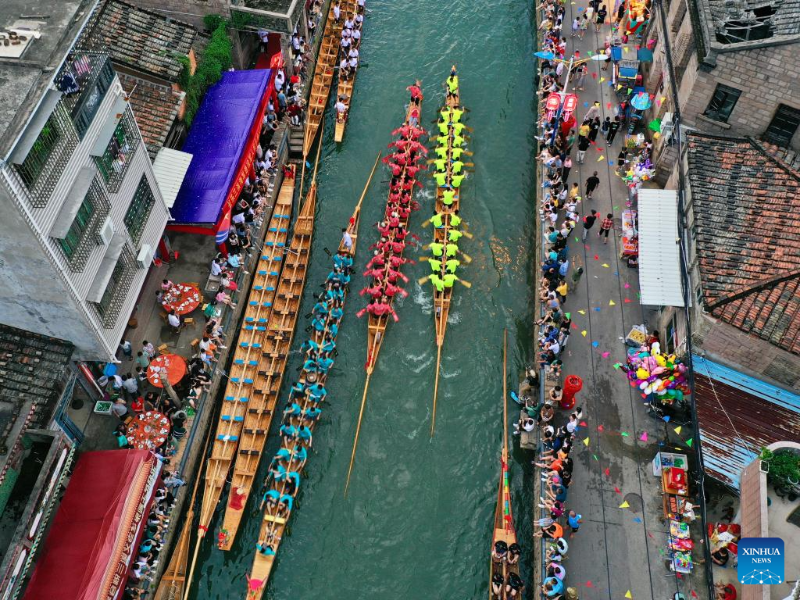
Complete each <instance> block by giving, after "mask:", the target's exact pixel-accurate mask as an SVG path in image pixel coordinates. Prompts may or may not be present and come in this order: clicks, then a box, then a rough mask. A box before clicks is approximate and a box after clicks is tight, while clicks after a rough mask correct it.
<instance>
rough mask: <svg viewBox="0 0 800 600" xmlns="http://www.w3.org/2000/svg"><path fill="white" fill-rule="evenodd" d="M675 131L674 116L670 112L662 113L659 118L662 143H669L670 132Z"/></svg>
mask: <svg viewBox="0 0 800 600" xmlns="http://www.w3.org/2000/svg"><path fill="white" fill-rule="evenodd" d="M674 131H675V117H674V116H673V114H672V113H671V112H667V113H664V116H663V117H662V118H661V136H662V137H663V138H664V143H669V142H670V141H671V140H672V133H673V132H674Z"/></svg>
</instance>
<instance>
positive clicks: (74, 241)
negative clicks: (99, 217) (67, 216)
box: [58, 194, 94, 260]
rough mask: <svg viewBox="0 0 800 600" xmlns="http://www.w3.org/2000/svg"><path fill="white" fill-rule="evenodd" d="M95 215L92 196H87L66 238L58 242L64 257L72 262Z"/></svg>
mask: <svg viewBox="0 0 800 600" xmlns="http://www.w3.org/2000/svg"><path fill="white" fill-rule="evenodd" d="M93 214H94V204H93V203H92V199H91V197H90V195H89V194H87V195H86V198H84V199H83V204H81V207H80V208H79V209H78V214H77V215H75V219H74V220H73V221H72V225H71V226H70V228H69V231H68V232H67V235H66V236H64V239H61V240H58V243H59V244H61V249H62V250H63V251H64V255H65V256H66V257H67V258H68V259H70V260H72V258H73V257H74V256H75V252H76V251H77V250H78V248H79V247H80V245H81V242H82V241H83V240H84V238H85V236H86V234H87V232H88V230H89V227H90V225H91V222H92V215H93Z"/></svg>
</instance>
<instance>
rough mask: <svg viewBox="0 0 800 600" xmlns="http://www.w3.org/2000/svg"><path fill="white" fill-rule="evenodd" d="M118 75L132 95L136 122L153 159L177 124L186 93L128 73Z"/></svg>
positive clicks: (123, 86)
mask: <svg viewBox="0 0 800 600" xmlns="http://www.w3.org/2000/svg"><path fill="white" fill-rule="evenodd" d="M117 75H119V80H120V82H121V83H122V88H123V89H124V90H125V91H126V92H128V94H129V95H130V102H131V108H132V109H133V114H134V117H136V123H137V124H138V125H139V130H140V131H141V132H142V139H143V140H144V143H145V145H146V146H147V152H148V153H149V154H150V159H151V160H154V159H155V157H156V154H157V153H158V151H159V150H160V149H161V147H162V146H163V145H164V142H165V141H166V139H167V135H169V132H170V130H171V129H172V127H173V125H174V123H175V117H176V116H177V115H178V111H179V110H180V108H181V105H182V104H183V98H184V96H185V94H184V92H176V91H175V90H173V89H172V88H171V87H170V86H167V85H161V84H158V83H153V82H150V81H145V80H144V79H141V78H139V77H134V76H133V75H128V74H127V73H117Z"/></svg>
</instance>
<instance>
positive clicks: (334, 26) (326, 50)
mask: <svg viewBox="0 0 800 600" xmlns="http://www.w3.org/2000/svg"><path fill="white" fill-rule="evenodd" d="M335 5H336V2H333V1H332V2H331V5H330V8H329V9H328V18H327V19H325V30H324V31H323V33H322V43H321V44H320V48H319V54H318V55H317V63H316V66H315V67H314V77H313V78H312V80H311V93H310V94H309V97H308V106H307V107H306V125H305V133H304V135H303V160H304V161H305V157H306V156H308V153H309V152H310V150H311V146H312V145H313V144H314V138H316V137H317V131H318V130H319V126H320V123H321V122H322V117H323V115H324V114H325V107H326V106H327V105H328V96H330V93H331V85H333V75H334V73H335V71H336V59H337V57H338V56H339V36H340V35H341V32H342V23H343V22H344V13H343V12H342V13H340V15H341V18H340V19H339V22H338V23H337V22H336V18H335V17H334V14H333V9H334V6H335Z"/></svg>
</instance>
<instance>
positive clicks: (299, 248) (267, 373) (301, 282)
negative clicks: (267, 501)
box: [217, 143, 322, 550]
mask: <svg viewBox="0 0 800 600" xmlns="http://www.w3.org/2000/svg"><path fill="white" fill-rule="evenodd" d="M321 149H322V144H321V143H320V144H319V145H318V146H317V158H316V161H315V164H314V174H313V176H312V178H311V185H310V187H309V189H308V195H307V196H306V200H305V202H304V203H303V207H302V209H301V210H300V213H299V214H298V215H297V220H296V221H295V224H294V231H293V233H292V242H291V244H290V246H289V248H287V250H286V254H285V256H284V259H283V270H282V271H281V277H280V281H279V283H278V289H277V291H276V292H275V300H274V302H273V307H272V314H271V316H270V319H269V321H268V322H267V324H266V330H267V332H266V339H265V341H264V344H263V347H262V348H261V359H260V361H259V365H258V376H257V378H256V383H255V386H254V390H253V396H252V398H251V399H250V401H249V402H248V406H247V411H246V413H245V414H244V415H243V426H242V434H241V440H240V441H239V448H238V450H237V453H236V461H235V463H234V466H233V474H232V476H231V491H230V494H229V496H228V502H227V505H226V507H225V516H224V518H223V521H222V529H221V530H220V534H219V537H218V540H217V546H218V547H219V548H220V549H221V550H230V548H231V545H232V544H233V540H234V539H235V538H236V533H237V532H238V531H239V525H240V524H241V521H242V515H243V513H244V509H245V506H246V505H247V500H248V498H249V497H250V492H251V490H252V488H253V482H254V480H255V477H256V471H257V470H258V464H259V462H260V461H261V454H262V452H263V451H264V444H265V443H266V441H267V436H268V434H269V428H270V425H271V424H272V417H273V415H274V414H275V408H276V406H277V404H278V394H279V393H280V389H281V384H282V383H283V375H284V373H285V371H286V363H287V361H288V357H289V351H290V350H291V347H292V339H293V338H294V330H295V327H296V325H297V318H298V311H299V310H300V302H301V300H302V297H303V290H304V289H305V283H306V273H307V272H308V263H309V259H310V257H311V241H312V239H313V235H314V211H315V209H316V202H317V168H318V167H319V156H320V152H321ZM234 364H237V363H236V361H235V360H234Z"/></svg>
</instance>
